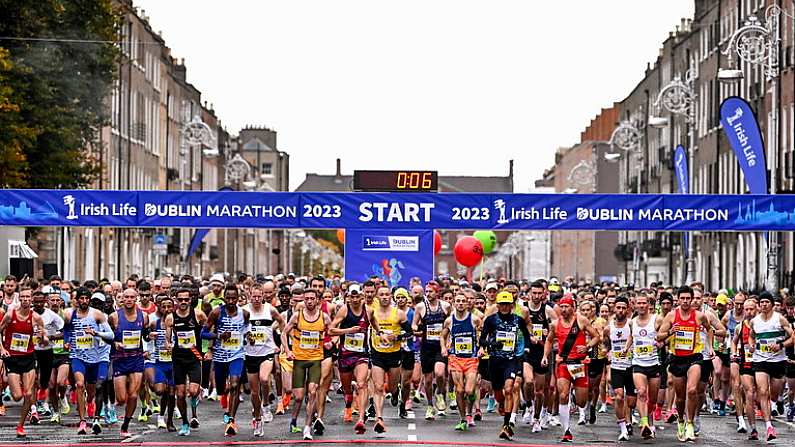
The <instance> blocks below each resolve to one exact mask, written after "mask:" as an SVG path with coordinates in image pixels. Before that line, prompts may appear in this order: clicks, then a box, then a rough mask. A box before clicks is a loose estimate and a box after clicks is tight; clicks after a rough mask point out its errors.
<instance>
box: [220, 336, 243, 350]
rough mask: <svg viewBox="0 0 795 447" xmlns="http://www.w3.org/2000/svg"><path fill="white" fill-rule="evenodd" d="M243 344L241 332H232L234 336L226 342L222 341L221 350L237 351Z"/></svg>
mask: <svg viewBox="0 0 795 447" xmlns="http://www.w3.org/2000/svg"><path fill="white" fill-rule="evenodd" d="M240 346H242V343H241V341H240V332H237V331H232V335H231V336H230V337H229V338H227V339H226V340H221V349H225V350H227V351H236V350H238V349H240Z"/></svg>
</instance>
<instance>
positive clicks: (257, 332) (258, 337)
mask: <svg viewBox="0 0 795 447" xmlns="http://www.w3.org/2000/svg"><path fill="white" fill-rule="evenodd" d="M251 338H252V339H253V340H254V346H264V345H265V343H267V342H268V333H267V332H265V327H264V326H253V327H252V328H251Z"/></svg>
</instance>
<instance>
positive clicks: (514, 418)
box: [509, 413, 516, 425]
mask: <svg viewBox="0 0 795 447" xmlns="http://www.w3.org/2000/svg"><path fill="white" fill-rule="evenodd" d="M509 422H510V423H511V424H514V425H516V413H511V419H510V421H509Z"/></svg>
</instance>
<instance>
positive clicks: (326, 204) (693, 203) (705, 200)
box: [0, 189, 795, 231]
mask: <svg viewBox="0 0 795 447" xmlns="http://www.w3.org/2000/svg"><path fill="white" fill-rule="evenodd" d="M0 225H15V226H29V227H46V226H78V227H190V228H347V229H361V230H431V229H450V230H481V229H483V230H485V229H493V230H649V231H770V230H773V231H793V230H795V195H695V194H687V195H685V194H490V193H483V194H435V193H391V194H390V193H291V192H238V191H186V192H180V191H94V190H13V189H6V190H0Z"/></svg>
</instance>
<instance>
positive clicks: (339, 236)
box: [337, 228, 345, 244]
mask: <svg viewBox="0 0 795 447" xmlns="http://www.w3.org/2000/svg"><path fill="white" fill-rule="evenodd" d="M337 240H338V241H340V243H342V244H344V243H345V230H343V229H342V228H340V229H338V230H337Z"/></svg>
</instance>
